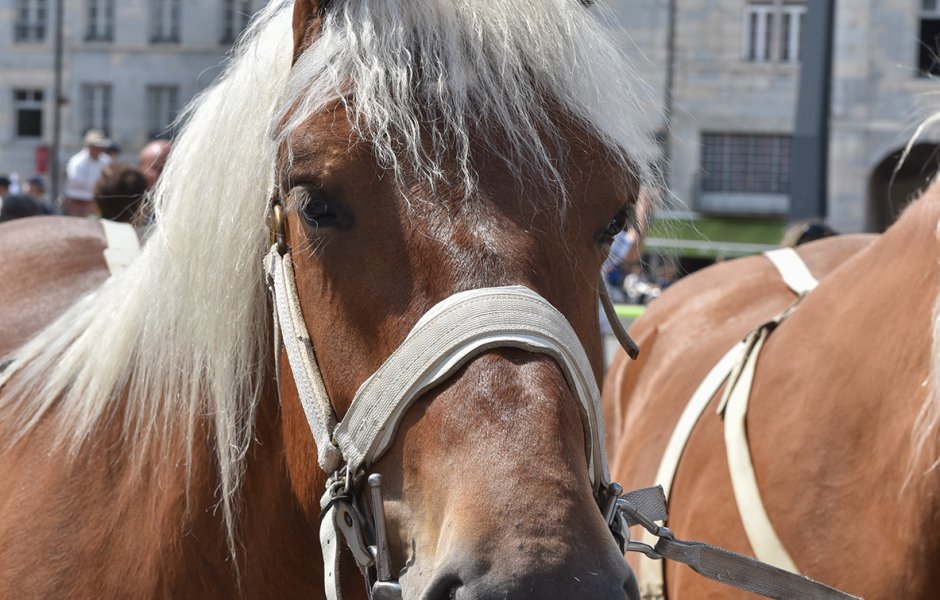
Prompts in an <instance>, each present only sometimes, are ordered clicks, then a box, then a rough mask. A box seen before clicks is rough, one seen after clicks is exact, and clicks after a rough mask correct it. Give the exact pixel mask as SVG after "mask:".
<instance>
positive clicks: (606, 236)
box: [601, 206, 630, 242]
mask: <svg viewBox="0 0 940 600" xmlns="http://www.w3.org/2000/svg"><path fill="white" fill-rule="evenodd" d="M629 220H630V207H629V206H624V207H623V208H621V209H620V211H619V212H618V213H617V214H616V215H614V218H613V219H612V220H611V222H610V224H609V225H608V226H607V229H605V230H604V233H603V234H601V241H602V242H610V241H611V240H613V239H614V236H616V235H617V234H618V233H620V232H621V231H623V230H624V228H625V227H626V226H627V223H628V222H629Z"/></svg>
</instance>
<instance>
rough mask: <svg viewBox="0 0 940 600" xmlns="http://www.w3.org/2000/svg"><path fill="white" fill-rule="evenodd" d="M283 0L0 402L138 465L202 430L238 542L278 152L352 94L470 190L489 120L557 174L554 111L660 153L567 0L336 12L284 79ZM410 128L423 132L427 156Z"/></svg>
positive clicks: (261, 360) (616, 147)
mask: <svg viewBox="0 0 940 600" xmlns="http://www.w3.org/2000/svg"><path fill="white" fill-rule="evenodd" d="M291 6H292V1H291V0H273V1H272V2H270V3H269V4H268V6H267V7H266V8H265V9H264V10H263V11H262V12H261V13H260V14H259V15H258V16H257V17H256V18H255V19H254V21H253V23H252V25H251V26H250V27H249V29H248V31H247V32H246V33H245V34H244V35H243V37H242V39H241V40H240V42H239V43H238V45H237V47H236V49H235V51H234V53H233V55H232V56H231V57H230V60H229V63H228V67H227V69H226V71H225V73H224V75H223V76H222V77H221V78H220V79H219V80H218V81H217V82H216V83H215V84H214V85H213V86H212V87H211V88H210V89H208V90H207V91H206V92H204V93H203V94H201V95H200V96H199V97H198V98H197V99H196V100H195V101H194V102H193V103H192V105H191V106H190V107H189V108H188V110H187V112H186V114H185V116H184V119H183V121H184V123H185V125H184V127H183V128H182V131H181V134H180V136H179V138H178V140H177V142H176V143H175V145H174V150H173V153H172V155H171V157H170V160H169V162H168V164H167V167H166V170H165V171H164V174H163V177H162V179H161V181H160V184H159V185H158V187H157V189H156V190H155V193H154V197H153V205H154V210H155V226H154V227H153V228H152V231H151V233H150V236H149V239H148V241H147V244H146V246H145V248H144V250H143V253H142V255H141V256H140V257H139V258H138V260H137V261H136V262H135V263H134V264H133V265H132V266H131V267H130V268H129V269H128V270H127V271H125V272H124V273H122V274H121V275H119V276H115V277H112V278H111V279H109V280H108V281H107V282H106V283H105V284H104V285H103V286H102V287H101V288H100V289H98V290H97V291H95V292H93V293H91V294H90V295H88V296H87V297H85V298H83V299H82V300H81V301H80V302H78V303H77V304H75V305H74V306H73V307H72V308H71V309H70V310H68V311H67V312H66V313H65V314H64V315H62V317H61V318H59V319H58V320H56V321H55V322H54V323H53V324H52V325H50V326H48V327H47V328H46V329H44V330H43V331H42V332H40V333H39V334H37V335H36V336H35V338H34V339H32V340H31V341H30V342H28V343H27V344H26V345H25V346H24V347H22V348H21V349H20V350H18V351H17V352H16V354H15V357H16V358H17V360H18V362H17V365H18V373H17V377H15V378H13V379H12V380H11V381H10V383H9V384H8V386H7V389H5V390H4V393H3V396H2V397H0V417H2V418H3V419H4V420H5V422H7V423H13V425H14V435H13V440H12V442H11V443H16V440H18V439H22V438H23V437H24V436H25V435H27V434H28V432H29V431H30V430H31V429H32V428H33V427H34V426H35V425H36V424H37V423H38V422H39V421H40V420H41V419H43V418H44V417H46V416H47V415H48V416H49V417H50V418H53V419H55V423H56V425H57V431H58V432H59V434H60V439H59V443H60V444H62V445H63V446H67V447H69V448H71V449H72V450H76V449H78V448H79V447H80V446H81V445H82V444H83V443H84V442H85V441H87V440H88V439H89V438H90V437H91V436H92V434H93V432H94V431H95V428H96V427H99V426H100V425H101V423H102V422H104V421H108V420H109V419H111V418H113V417H114V416H115V415H118V414H119V415H121V417H122V419H123V431H124V436H125V438H126V439H127V440H128V443H129V444H130V445H131V446H132V447H133V448H134V449H135V452H134V453H133V456H138V457H141V456H143V455H144V451H153V450H154V449H157V450H159V449H160V448H161V447H164V446H166V445H168V444H167V443H163V444H162V445H161V443H162V442H163V441H165V440H170V439H179V435H180V432H184V434H185V436H186V438H185V440H187V441H188V442H189V443H188V444H187V446H186V448H188V449H189V448H191V447H193V445H194V444H195V443H198V442H199V437H198V436H199V435H200V431H208V432H209V436H210V443H211V445H212V447H213V450H214V455H215V458H216V461H217V467H218V471H219V482H220V490H219V500H220V505H221V506H222V509H223V514H224V518H225V522H226V526H227V529H228V535H229V543H230V546H231V549H232V551H233V553H234V548H235V544H234V539H235V535H234V525H233V522H234V510H235V499H236V496H237V491H238V489H239V487H240V482H241V478H242V474H243V471H244V463H245V460H244V459H245V456H246V453H247V451H248V448H249V446H250V443H251V439H252V428H253V423H254V415H255V409H256V406H257V404H258V402H259V397H260V394H261V387H262V384H263V381H264V377H265V374H266V373H270V366H269V362H270V355H271V346H270V344H271V334H270V331H269V329H270V323H269V320H270V315H269V314H267V308H266V306H267V304H266V295H265V294H266V289H265V282H264V281H263V275H262V264H261V262H262V256H263V254H264V252H265V251H266V246H267V231H266V227H265V213H266V208H267V201H268V199H269V197H270V194H271V192H272V189H273V185H274V165H275V158H276V148H277V147H278V143H280V142H281V141H283V140H285V139H286V138H287V136H288V135H289V134H290V132H291V131H292V130H294V129H296V128H297V127H299V126H300V125H301V124H302V122H303V121H304V119H305V118H306V117H307V116H309V115H311V114H314V113H316V112H317V111H319V110H323V109H324V108H325V107H327V106H328V105H329V104H330V103H331V102H336V101H344V102H348V103H349V106H351V107H352V108H353V110H352V111H351V113H350V114H351V115H352V119H353V121H352V123H353V125H354V126H355V127H356V128H357V129H358V134H359V135H360V136H361V137H362V138H363V139H364V140H366V141H367V142H369V143H370V144H372V145H373V146H374V148H375V152H376V155H377V156H378V157H379V159H380V160H381V161H382V163H383V165H385V166H386V167H387V168H388V169H390V170H392V171H394V172H395V173H396V174H399V175H400V174H401V173H402V172H403V171H404V170H405V169H408V170H409V172H412V173H415V174H417V175H419V176H423V177H426V178H427V179H428V180H430V181H431V182H432V183H434V182H437V183H441V182H442V181H443V175H442V174H443V173H444V169H443V167H442V164H443V163H442V161H443V160H445V159H447V158H453V157H454V153H456V158H457V160H458V164H459V165H460V170H461V174H460V176H462V177H463V178H464V180H465V182H466V183H467V184H468V189H472V183H473V180H474V174H473V168H472V165H471V164H470V158H469V140H470V138H471V135H472V134H473V132H474V131H479V130H480V129H481V128H483V129H486V130H487V131H495V132H496V133H498V134H500V135H501V136H503V138H504V139H507V140H508V141H509V145H510V148H509V149H508V151H506V150H505V149H503V152H504V154H503V156H505V157H506V159H507V160H512V161H515V162H522V163H524V164H525V165H527V166H529V167H530V168H529V172H530V173H531V174H532V175H538V176H540V177H543V178H545V179H546V180H548V181H552V180H557V179H558V178H559V177H560V176H559V174H558V173H559V172H558V170H556V165H555V164H554V163H553V162H552V161H551V159H549V152H548V151H547V150H546V144H555V143H557V142H558V140H560V137H561V136H560V133H558V132H557V131H556V130H555V129H554V128H553V125H552V118H551V110H553V108H549V106H551V107H555V109H557V107H560V108H562V109H563V110H565V111H566V112H567V113H568V114H569V115H570V116H572V117H574V118H575V119H576V120H577V122H579V123H581V124H582V125H584V127H585V128H586V130H587V131H589V132H591V133H593V134H595V135H596V136H597V137H598V138H599V139H600V140H601V141H602V142H604V143H605V144H606V146H607V148H608V150H609V153H610V155H611V156H612V157H613V158H614V159H616V160H620V161H621V162H622V164H623V165H624V166H625V167H629V168H630V169H631V170H633V171H634V173H635V172H636V171H639V176H640V178H641V180H646V181H647V182H650V181H651V180H652V175H651V173H650V172H649V169H648V166H647V165H649V164H650V163H651V159H652V158H653V156H654V152H655V151H654V148H655V146H654V144H653V142H652V140H651V139H650V137H649V136H648V135H647V134H646V133H645V130H644V126H645V125H647V124H648V123H645V122H644V113H643V111H644V107H645V104H644V100H643V95H644V93H645V92H646V87H645V86H644V85H643V84H642V83H640V81H639V79H638V78H637V77H635V76H634V75H633V71H632V70H631V69H630V68H629V65H628V64H626V61H625V59H624V57H623V56H621V54H620V51H619V50H618V46H619V42H618V41H617V39H616V37H615V36H613V35H611V34H610V32H609V31H607V30H606V29H605V27H604V25H603V24H602V23H601V22H599V20H598V18H597V15H596V12H595V11H591V12H588V11H587V10H585V9H584V8H583V7H582V6H581V5H580V3H579V2H577V1H576V0H527V1H525V0H523V1H520V2H515V3H512V4H506V3H494V2H491V0H466V1H463V2H448V1H445V0H423V1H419V0H384V1H383V2H377V3H376V2H362V3H359V2H355V1H353V0H349V1H347V2H342V3H337V4H336V5H335V6H334V7H333V8H331V12H330V13H329V16H328V17H327V19H326V21H325V23H324V25H323V33H322V36H321V37H320V38H319V39H318V40H317V41H316V42H315V43H314V44H313V46H312V47H311V48H310V49H309V50H308V51H307V52H306V53H305V54H304V55H303V56H302V57H301V58H300V60H299V62H298V64H297V66H296V68H295V69H294V70H293V71H292V70H291V57H292V41H293V38H292V19H291V16H292V11H291ZM416 56H420V57H421V59H422V61H421V64H420V68H413V65H411V64H410V61H411V60H413V58H414V57H416ZM549 103H550V104H549ZM290 111H292V112H290ZM285 116H288V118H287V120H286V126H284V127H281V128H275V127H274V126H273V124H275V123H281V122H282V119H284V118H285ZM429 117H433V118H434V119H435V121H434V123H436V124H435V125H433V126H431V127H430V129H429V130H428V128H427V119H428V118H429ZM419 132H421V133H419ZM540 133H541V134H542V135H541V136H540V135H539V134H540ZM421 135H429V136H430V138H429V139H431V140H432V143H431V144H430V145H429V146H427V147H424V148H423V147H422V146H421ZM546 139H548V140H549V141H548V142H546V141H545V140H546ZM451 148H455V150H452V149H451ZM124 398H130V399H133V401H132V402H123V401H122V399H124ZM163 451H164V452H168V451H169V449H168V448H165V447H164V448H163ZM187 451H191V450H187ZM188 459H189V456H187V464H188ZM151 460H152V455H151Z"/></svg>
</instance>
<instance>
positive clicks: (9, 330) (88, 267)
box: [0, 217, 108, 356]
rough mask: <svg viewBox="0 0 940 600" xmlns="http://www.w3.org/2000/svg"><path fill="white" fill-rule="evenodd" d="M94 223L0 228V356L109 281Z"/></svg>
mask: <svg viewBox="0 0 940 600" xmlns="http://www.w3.org/2000/svg"><path fill="white" fill-rule="evenodd" d="M106 246H107V241H106V239H105V236H104V232H103V230H102V228H101V225H100V224H99V223H98V222H97V221H96V220H94V219H76V218H71V217H34V218H29V219H18V220H15V221H9V222H7V223H4V224H3V225H0V256H2V257H3V260H2V261H0V281H2V282H3V285H2V286H0V356H3V355H6V354H8V353H10V352H11V351H13V350H15V349H16V348H18V347H19V346H20V345H22V344H23V343H24V342H25V341H26V340H28V339H29V338H30V337H31V336H32V335H33V334H35V333H36V332H38V331H39V330H40V329H42V327H44V326H45V325H47V324H49V323H50V322H51V321H52V320H54V319H55V318H56V317H57V316H59V315H60V314H62V313H63V312H64V311H65V310H66V309H67V308H68V307H69V306H71V305H72V304H73V303H74V302H75V301H76V300H78V299H79V298H80V297H81V296H83V295H84V294H86V293H87V292H89V291H91V290H93V289H95V288H96V287H97V286H99V285H100V284H101V283H102V282H103V281H104V280H105V279H107V278H108V268H107V265H106V264H105V261H104V258H103V255H102V252H103V251H104V249H105V248H106Z"/></svg>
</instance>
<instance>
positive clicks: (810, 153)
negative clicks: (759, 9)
mask: <svg viewBox="0 0 940 600" xmlns="http://www.w3.org/2000/svg"><path fill="white" fill-rule="evenodd" d="M835 4H836V0H812V1H811V2H807V12H806V29H805V30H804V31H803V45H802V47H803V56H802V60H801V65H800V89H799V99H798V101H797V109H796V125H795V127H794V131H793V146H792V149H791V153H792V154H791V161H790V210H789V220H790V221H791V222H793V221H801V220H805V219H820V220H821V219H825V218H826V216H827V215H828V213H829V211H828V202H827V184H828V181H829V120H830V119H829V117H830V105H831V104H830V102H831V100H830V98H831V92H832V45H833V38H834V26H835Z"/></svg>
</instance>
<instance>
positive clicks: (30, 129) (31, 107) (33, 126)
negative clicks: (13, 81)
mask: <svg viewBox="0 0 940 600" xmlns="http://www.w3.org/2000/svg"><path fill="white" fill-rule="evenodd" d="M42 100H43V91H42V90H13V114H14V120H15V127H16V132H15V133H16V137H18V138H41V137H42Z"/></svg>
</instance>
